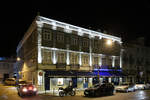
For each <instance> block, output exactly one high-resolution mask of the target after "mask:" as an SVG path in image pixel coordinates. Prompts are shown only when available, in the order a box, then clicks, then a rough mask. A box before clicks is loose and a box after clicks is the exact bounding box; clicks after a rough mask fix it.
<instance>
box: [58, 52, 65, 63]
mask: <svg viewBox="0 0 150 100" xmlns="http://www.w3.org/2000/svg"><path fill="white" fill-rule="evenodd" d="M58 63H66V55H65V53H64V52H59V53H58Z"/></svg>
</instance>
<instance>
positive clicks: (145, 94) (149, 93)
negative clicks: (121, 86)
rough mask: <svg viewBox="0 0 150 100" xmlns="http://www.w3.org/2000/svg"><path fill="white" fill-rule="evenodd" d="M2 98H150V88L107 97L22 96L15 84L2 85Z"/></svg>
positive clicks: (103, 99)
mask: <svg viewBox="0 0 150 100" xmlns="http://www.w3.org/2000/svg"><path fill="white" fill-rule="evenodd" d="M0 100H150V90H139V91H136V92H130V93H116V94H115V95H113V96H105V97H91V98H89V97H84V96H81V95H80V96H79V95H77V96H74V97H71V96H66V97H58V96H52V95H49V94H40V95H37V96H34V97H24V98H21V97H19V96H18V94H17V90H16V88H15V87H13V86H3V85H0Z"/></svg>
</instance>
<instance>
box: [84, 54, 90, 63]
mask: <svg viewBox="0 0 150 100" xmlns="http://www.w3.org/2000/svg"><path fill="white" fill-rule="evenodd" d="M83 64H84V65H88V64H89V57H88V55H83Z"/></svg>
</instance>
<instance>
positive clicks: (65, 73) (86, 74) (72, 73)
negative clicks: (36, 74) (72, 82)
mask: <svg viewBox="0 0 150 100" xmlns="http://www.w3.org/2000/svg"><path fill="white" fill-rule="evenodd" d="M45 72H46V76H48V77H51V76H58V77H59V76H63V77H65V76H66V77H67V76H70V77H82V76H84V77H90V76H93V73H91V72H81V71H80V72H79V71H45Z"/></svg>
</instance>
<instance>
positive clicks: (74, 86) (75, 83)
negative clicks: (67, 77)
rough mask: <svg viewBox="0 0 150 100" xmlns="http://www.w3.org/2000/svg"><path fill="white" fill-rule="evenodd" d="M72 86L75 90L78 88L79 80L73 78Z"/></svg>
mask: <svg viewBox="0 0 150 100" xmlns="http://www.w3.org/2000/svg"><path fill="white" fill-rule="evenodd" d="M72 83H73V84H72V86H73V88H76V87H77V78H76V77H73V78H72Z"/></svg>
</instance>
